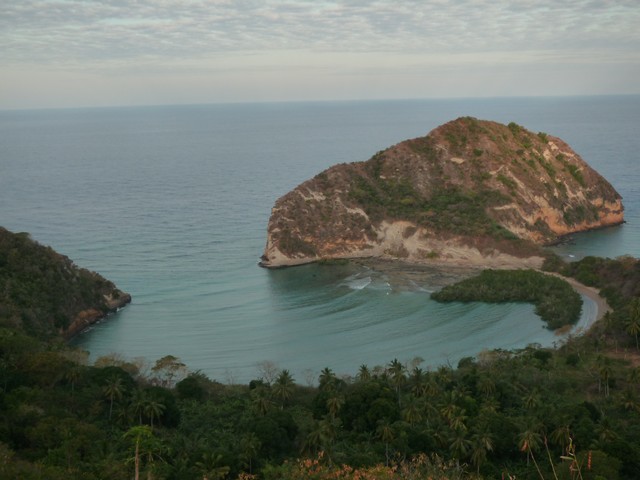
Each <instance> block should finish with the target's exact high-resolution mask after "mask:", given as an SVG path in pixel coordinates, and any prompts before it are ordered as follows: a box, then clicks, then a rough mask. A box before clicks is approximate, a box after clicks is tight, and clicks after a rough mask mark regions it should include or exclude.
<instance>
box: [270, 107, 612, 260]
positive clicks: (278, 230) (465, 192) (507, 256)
mask: <svg viewBox="0 0 640 480" xmlns="http://www.w3.org/2000/svg"><path fill="white" fill-rule="evenodd" d="M623 222H624V216H623V205H622V202H621V197H620V195H619V194H618V193H617V192H616V191H615V189H614V188H613V187H612V186H611V185H610V184H609V183H608V182H607V181H606V180H605V179H604V178H603V177H602V176H601V175H599V174H598V173H597V172H596V171H595V170H593V169H592V168H591V167H589V165H587V164H586V162H585V161H584V160H582V158H580V156H579V155H578V154H577V153H576V152H574V151H573V150H572V149H571V148H570V147H569V146H568V145H567V144H566V143H565V142H563V141H562V140H560V139H559V138H557V137H553V136H551V135H547V134H545V133H532V132H530V131H528V130H526V129H524V128H523V127H521V126H519V125H517V124H515V123H510V124H509V125H502V124H499V123H496V122H490V121H483V120H477V119H475V118H471V117H464V118H459V119H457V120H454V121H452V122H449V123H446V124H444V125H442V126H440V127H438V128H436V129H435V130H433V131H432V132H431V133H429V134H428V135H427V136H425V137H420V138H415V139H412V140H406V141H404V142H401V143H399V144H397V145H395V146H392V147H390V148H388V149H386V150H384V151H381V152H378V153H377V154H376V155H374V156H373V157H372V158H371V159H370V160H368V161H366V162H356V163H350V164H341V165H336V166H334V167H331V168H329V169H328V170H325V171H324V172H322V173H320V174H318V175H317V176H315V177H314V178H313V179H311V180H308V181H306V182H304V183H302V184H301V185H299V186H298V187H296V188H295V189H294V190H293V191H291V192H289V193H287V194H286V195H285V196H283V197H281V198H280V199H278V200H277V202H276V204H275V206H274V207H273V209H272V213H271V218H270V219H269V225H268V237H267V245H266V248H265V251H264V254H263V256H262V261H261V263H260V264H261V265H262V266H265V267H282V266H289V265H298V264H303V263H309V262H314V261H318V260H321V259H334V258H355V257H389V258H398V259H403V260H406V261H410V262H418V263H432V262H459V263H465V262H471V263H477V264H481V265H483V266H486V267H492V266H500V265H502V264H510V265H522V266H537V265H539V264H540V263H541V261H542V256H543V252H542V249H541V246H543V245H548V244H552V243H554V242H557V241H558V239H559V238H560V237H562V236H564V235H567V234H570V233H575V232H581V231H585V230H591V229H596V228H601V227H605V226H611V225H618V224H620V223H623Z"/></svg>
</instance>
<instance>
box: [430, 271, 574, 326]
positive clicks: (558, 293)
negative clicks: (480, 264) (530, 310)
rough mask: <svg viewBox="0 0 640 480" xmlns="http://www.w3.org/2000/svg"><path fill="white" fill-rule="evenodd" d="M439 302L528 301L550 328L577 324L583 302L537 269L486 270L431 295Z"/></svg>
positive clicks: (563, 285) (571, 288)
mask: <svg viewBox="0 0 640 480" xmlns="http://www.w3.org/2000/svg"><path fill="white" fill-rule="evenodd" d="M431 298H433V299H434V300H437V301H439V302H487V303H505V302H527V303H532V304H534V305H535V306H536V310H535V312H536V314H537V315H540V317H541V318H542V319H543V320H544V321H545V322H547V326H548V327H549V328H550V329H553V330H555V329H557V328H561V327H564V326H565V325H571V324H574V323H576V322H577V321H578V319H579V318H580V312H581V311H582V299H581V298H580V295H579V294H578V292H576V291H575V290H574V289H573V287H571V285H569V284H568V283H567V282H566V281H564V280H562V279H560V278H558V277H554V276H551V275H546V274H544V273H541V272H537V271H535V270H483V271H482V272H481V273H480V274H479V275H477V276H475V277H473V278H468V279H465V280H463V281H461V282H458V283H455V284H453V285H448V286H446V287H444V288H443V289H441V290H438V291H437V292H434V293H432V294H431Z"/></svg>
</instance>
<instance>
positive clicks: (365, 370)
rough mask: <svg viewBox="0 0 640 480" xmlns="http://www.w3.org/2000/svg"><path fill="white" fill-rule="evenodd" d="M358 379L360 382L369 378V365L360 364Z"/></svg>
mask: <svg viewBox="0 0 640 480" xmlns="http://www.w3.org/2000/svg"><path fill="white" fill-rule="evenodd" d="M358 380H360V381H361V382H367V381H369V380H371V371H370V370H369V367H367V366H366V365H364V364H362V365H360V369H359V370H358Z"/></svg>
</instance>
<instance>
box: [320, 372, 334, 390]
mask: <svg viewBox="0 0 640 480" xmlns="http://www.w3.org/2000/svg"><path fill="white" fill-rule="evenodd" d="M319 380H320V390H321V391H325V390H331V389H334V388H335V386H336V382H337V379H336V375H335V373H333V370H331V369H330V368H329V367H325V368H323V369H322V371H321V372H320V377H319Z"/></svg>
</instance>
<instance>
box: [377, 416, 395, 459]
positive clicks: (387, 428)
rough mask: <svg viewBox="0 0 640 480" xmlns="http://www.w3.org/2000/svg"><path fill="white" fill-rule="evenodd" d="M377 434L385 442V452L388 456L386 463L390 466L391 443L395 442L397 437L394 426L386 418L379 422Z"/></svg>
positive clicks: (386, 456)
mask: <svg viewBox="0 0 640 480" xmlns="http://www.w3.org/2000/svg"><path fill="white" fill-rule="evenodd" d="M376 436H377V437H378V438H379V439H380V440H381V441H382V443H384V454H385V458H386V465H387V467H388V466H389V460H390V456H389V444H390V443H391V442H393V441H394V440H395V438H396V436H395V433H394V431H393V428H392V427H391V425H390V424H389V422H387V421H386V420H383V421H380V422H379V423H378V428H377V429H376Z"/></svg>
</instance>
